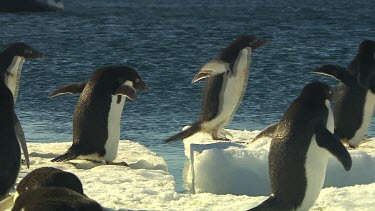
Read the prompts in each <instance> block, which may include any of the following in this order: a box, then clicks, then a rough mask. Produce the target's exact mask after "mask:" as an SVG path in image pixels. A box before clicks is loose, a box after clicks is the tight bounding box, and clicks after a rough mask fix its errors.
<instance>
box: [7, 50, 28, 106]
mask: <svg viewBox="0 0 375 211" xmlns="http://www.w3.org/2000/svg"><path fill="white" fill-rule="evenodd" d="M24 62H25V58H24V57H21V56H15V57H13V60H12V63H11V64H10V65H9V67H8V69H7V72H8V74H6V75H5V84H6V85H7V87H8V88H9V89H10V91H11V92H12V94H13V97H14V102H16V99H17V96H18V90H19V85H20V78H21V70H22V66H23V63H24Z"/></svg>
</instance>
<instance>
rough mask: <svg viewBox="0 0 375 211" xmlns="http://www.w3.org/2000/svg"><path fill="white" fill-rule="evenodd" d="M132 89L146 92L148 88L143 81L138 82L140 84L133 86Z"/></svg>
mask: <svg viewBox="0 0 375 211" xmlns="http://www.w3.org/2000/svg"><path fill="white" fill-rule="evenodd" d="M134 88H136V89H139V90H144V91H148V86H147V84H146V83H144V82H143V81H140V82H138V83H136V84H134Z"/></svg>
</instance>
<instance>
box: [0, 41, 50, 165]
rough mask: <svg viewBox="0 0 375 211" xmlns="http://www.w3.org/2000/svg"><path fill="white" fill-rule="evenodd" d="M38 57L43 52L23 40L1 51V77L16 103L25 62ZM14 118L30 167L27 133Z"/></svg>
mask: <svg viewBox="0 0 375 211" xmlns="http://www.w3.org/2000/svg"><path fill="white" fill-rule="evenodd" d="M38 58H43V54H42V53H40V52H38V51H37V50H35V49H33V48H32V47H31V46H29V45H28V44H26V43H22V42H16V43H12V44H10V45H9V46H8V47H7V48H6V49H5V50H4V51H3V52H1V53H0V79H1V80H2V81H3V82H4V83H5V84H6V85H7V87H8V88H9V89H10V91H11V92H12V94H13V98H14V103H16V100H17V96H18V90H19V87H20V78H21V70H22V66H23V63H24V62H25V61H26V60H28V59H38ZM14 119H15V121H14V124H15V125H14V127H15V129H16V132H17V137H18V140H19V141H20V143H21V147H22V151H23V153H24V156H25V161H26V165H27V167H29V154H28V151H27V146H26V140H25V135H24V132H23V130H22V127H21V124H20V122H19V120H18V117H17V115H16V114H15V113H14Z"/></svg>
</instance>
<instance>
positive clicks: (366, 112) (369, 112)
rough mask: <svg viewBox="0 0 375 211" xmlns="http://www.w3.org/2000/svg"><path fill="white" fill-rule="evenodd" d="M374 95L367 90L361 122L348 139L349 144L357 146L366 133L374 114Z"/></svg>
mask: <svg viewBox="0 0 375 211" xmlns="http://www.w3.org/2000/svg"><path fill="white" fill-rule="evenodd" d="M374 106H375V95H374V94H373V93H372V92H371V91H370V90H369V91H367V94H366V99H365V104H364V107H363V116H362V124H361V126H360V127H359V128H358V130H357V131H356V132H355V134H354V137H353V138H351V139H350V140H349V144H350V145H351V146H354V147H357V146H358V145H359V143H360V142H361V141H362V139H363V137H364V136H365V135H366V133H367V130H368V127H369V125H370V123H371V120H372V116H373V114H374Z"/></svg>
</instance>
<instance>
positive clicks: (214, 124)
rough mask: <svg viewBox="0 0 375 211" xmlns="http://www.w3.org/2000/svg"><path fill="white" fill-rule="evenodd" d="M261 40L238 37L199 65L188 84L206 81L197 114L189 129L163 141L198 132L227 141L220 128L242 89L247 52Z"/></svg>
mask: <svg viewBox="0 0 375 211" xmlns="http://www.w3.org/2000/svg"><path fill="white" fill-rule="evenodd" d="M264 44H265V41H264V40H260V39H258V38H256V37H255V36H247V35H246V36H240V37H238V38H237V39H236V40H234V41H233V42H232V43H231V44H230V45H229V46H228V47H227V48H225V49H224V50H223V51H222V52H221V54H220V55H219V57H218V58H217V59H216V60H212V61H210V62H208V63H206V64H205V65H203V66H202V67H201V68H200V70H199V72H198V73H197V74H196V75H195V77H194V79H193V81H192V83H195V82H197V81H199V80H201V79H204V78H207V81H206V84H205V87H204V91H203V100H202V110H201V115H200V117H199V119H198V121H197V122H195V123H194V124H192V125H191V127H190V128H188V129H186V130H184V131H182V132H180V133H178V134H177V135H174V136H172V137H170V138H168V139H166V140H164V142H166V143H167V142H172V141H177V140H182V139H184V138H187V137H189V136H191V135H193V134H195V133H197V132H199V131H202V132H206V133H209V134H211V136H212V138H213V139H214V140H228V139H227V138H226V137H225V134H220V133H221V132H224V131H223V130H222V129H223V128H224V126H226V125H227V124H228V123H229V122H230V121H231V119H232V117H233V115H234V113H235V112H236V111H237V108H238V106H239V104H240V103H241V101H242V98H243V95H244V93H245V90H246V85H247V80H248V76H249V67H250V63H251V53H252V52H253V51H254V50H255V49H257V48H259V47H260V46H262V45H264Z"/></svg>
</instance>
